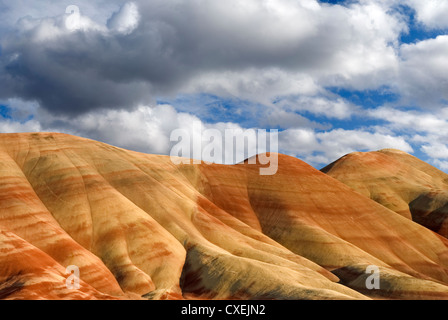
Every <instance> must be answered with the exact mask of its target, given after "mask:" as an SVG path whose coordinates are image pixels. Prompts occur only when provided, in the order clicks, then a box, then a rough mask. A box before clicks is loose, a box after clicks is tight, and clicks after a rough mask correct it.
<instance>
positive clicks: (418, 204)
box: [322, 149, 448, 238]
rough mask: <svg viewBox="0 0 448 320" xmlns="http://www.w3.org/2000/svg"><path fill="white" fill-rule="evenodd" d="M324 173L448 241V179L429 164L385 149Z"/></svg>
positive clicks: (335, 165)
mask: <svg viewBox="0 0 448 320" xmlns="http://www.w3.org/2000/svg"><path fill="white" fill-rule="evenodd" d="M322 171H323V172H325V173H327V174H328V175H330V176H332V177H333V178H336V179H338V180H339V181H341V182H343V183H345V184H347V185H348V186H350V187H351V188H353V189H354V190H356V191H357V192H359V193H361V194H363V195H365V196H367V197H369V198H371V199H373V200H375V201H376V202H378V203H380V204H382V205H383V206H385V207H387V208H389V209H391V210H393V211H395V212H397V213H398V214H400V215H402V216H404V217H406V218H408V219H412V220H413V221H415V222H417V223H419V224H421V225H423V226H425V227H426V228H428V229H430V230H433V231H435V232H438V233H439V234H441V235H442V236H444V237H446V238H448V175H447V174H446V173H444V172H442V171H440V170H438V169H437V168H435V167H433V166H431V165H429V164H428V163H426V162H424V161H421V160H419V159H418V158H416V157H414V156H412V155H410V154H407V153H405V152H402V151H399V150H393V149H385V150H380V151H377V152H365V153H361V152H357V153H352V154H349V155H346V156H344V157H342V158H341V159H339V160H337V161H335V162H334V163H332V164H331V165H329V166H327V167H326V168H324V169H322Z"/></svg>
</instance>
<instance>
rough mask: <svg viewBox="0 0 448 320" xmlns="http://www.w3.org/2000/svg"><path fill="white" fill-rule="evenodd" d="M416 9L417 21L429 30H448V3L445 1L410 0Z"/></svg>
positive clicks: (409, 2) (410, 3)
mask: <svg viewBox="0 0 448 320" xmlns="http://www.w3.org/2000/svg"><path fill="white" fill-rule="evenodd" d="M407 3H408V4H409V5H410V6H411V7H412V8H414V9H415V11H416V14H417V19H418V21H419V22H421V23H422V24H424V25H425V27H427V28H432V29H442V28H448V20H447V18H446V17H447V16H448V2H447V1H445V0H425V1H422V0H408V1H407Z"/></svg>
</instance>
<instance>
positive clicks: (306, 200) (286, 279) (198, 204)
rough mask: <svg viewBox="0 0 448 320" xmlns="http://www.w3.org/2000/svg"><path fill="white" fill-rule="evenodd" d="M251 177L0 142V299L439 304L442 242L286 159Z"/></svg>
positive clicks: (65, 138) (60, 138)
mask: <svg viewBox="0 0 448 320" xmlns="http://www.w3.org/2000/svg"><path fill="white" fill-rule="evenodd" d="M259 169H260V167H259V165H253V164H247V163H246V164H240V165H234V166H225V165H207V164H200V165H175V164H173V163H172V162H171V160H170V158H169V157H167V156H156V155H147V154H142V153H137V152H131V151H127V150H123V149H120V148H116V147H113V146H110V145H106V144H103V143H99V142H96V141H92V140H87V139H83V138H78V137H74V136H69V135H63V134H53V133H39V134H36V133H33V134H1V135H0V298H2V299H196V298H201V299H204V298H205V299H227V298H233V299H369V298H380V299H384V298H391V299H448V240H447V239H446V238H444V237H441V236H440V235H438V234H436V233H434V232H432V231H431V230H429V229H427V228H425V227H423V226H422V225H420V224H418V223H415V222H413V221H412V220H410V219H408V218H405V217H403V216H402V215H401V214H397V213H396V212H394V211H392V210H389V209H388V208H386V207H384V206H383V205H380V204H378V203H377V202H375V201H372V200H371V199H369V198H368V197H366V196H364V195H362V194H360V193H358V192H355V191H353V190H352V189H351V188H349V187H348V186H346V185H345V184H343V183H341V182H339V181H337V180H335V179H333V178H332V177H329V176H327V175H326V174H324V173H322V172H320V171H318V170H316V169H314V168H313V167H311V166H309V165H307V164H305V163H304V162H302V161H300V160H298V159H296V158H292V157H288V156H284V155H279V170H278V172H277V174H275V175H272V176H261V175H259ZM71 265H75V266H78V267H79V269H80V279H81V283H80V288H79V289H78V290H73V289H69V288H67V287H66V278H67V277H68V275H66V273H65V271H66V267H67V266H71ZM371 265H374V266H377V267H378V268H379V270H380V289H378V290H376V289H374V290H369V289H367V288H366V279H367V277H368V276H369V274H367V273H366V269H367V267H368V266H371Z"/></svg>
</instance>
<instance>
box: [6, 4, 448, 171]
mask: <svg viewBox="0 0 448 320" xmlns="http://www.w3.org/2000/svg"><path fill="white" fill-rule="evenodd" d="M71 4H75V5H76V6H78V7H79V8H80V15H79V16H76V17H75V16H73V15H68V14H66V13H65V8H66V7H67V6H68V5H71ZM0 8H2V10H1V11H0V68H1V69H2V70H0V132H23V131H59V132H67V133H70V134H76V135H80V136H85V137H88V138H92V139H96V140H101V141H104V142H107V143H111V144H114V145H118V146H121V147H125V148H129V149H134V150H138V151H143V152H150V153H161V154H168V153H169V151H170V149H169V148H170V141H169V137H170V133H171V132H172V131H173V130H175V129H177V128H183V129H186V130H193V129H192V125H191V124H192V123H193V122H195V121H196V122H201V123H202V125H203V126H204V128H217V129H218V130H225V129H226V128H236V127H238V128H242V129H249V128H254V129H256V128H261V129H280V131H281V132H280V134H279V145H280V151H281V152H283V153H286V154H290V155H293V156H296V157H298V158H300V159H302V160H304V161H306V162H308V163H310V164H312V165H314V166H316V167H317V168H320V167H323V166H324V165H326V164H328V163H330V162H332V161H334V160H336V159H337V158H338V157H340V156H342V155H344V154H346V153H349V152H354V151H370V150H378V149H382V148H397V149H401V150H404V151H406V152H409V153H411V154H414V155H416V156H417V157H419V158H421V159H423V160H425V161H428V162H430V163H431V164H433V165H435V166H437V167H438V168H440V169H442V170H444V171H448V147H447V145H446V142H447V138H448V129H447V128H448V126H446V124H447V123H448V90H447V89H448V20H447V19H446V16H448V2H447V1H443V0H431V1H417V0H407V1H400V0H391V1H385V0H359V1H315V0H276V1H268V0H245V1H238V0H229V1H225V2H222V1H221V2H218V1H216V2H214V1H205V0H203V1H197V2H184V3H178V2H176V1H174V0H164V1H162V0H151V1H131V2H126V1H118V0H113V1H98V2H95V3H90V2H87V1H84V0H82V1H78V2H77V3H73V1H70V2H68V1H67V2H66V1H53V0H43V1H41V2H39V4H36V2H35V1H26V0H22V1H16V2H12V1H8V2H7V1H3V0H0Z"/></svg>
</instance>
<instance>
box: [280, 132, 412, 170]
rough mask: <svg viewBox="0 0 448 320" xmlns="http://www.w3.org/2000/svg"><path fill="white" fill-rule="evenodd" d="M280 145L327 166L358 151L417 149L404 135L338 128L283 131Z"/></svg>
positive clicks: (313, 162)
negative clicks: (321, 130)
mask: <svg viewBox="0 0 448 320" xmlns="http://www.w3.org/2000/svg"><path fill="white" fill-rule="evenodd" d="M279 145H280V148H281V150H283V152H285V153H287V154H291V155H293V156H297V157H299V158H301V159H303V160H304V161H306V162H308V163H311V164H313V165H315V166H319V165H321V166H322V165H326V164H328V163H331V162H333V161H334V160H336V159H338V158H340V157H342V156H343V155H345V154H347V153H351V152H353V151H354V150H357V151H372V150H379V149H384V148H394V149H399V150H402V151H405V152H413V151H414V150H413V148H412V146H411V145H410V144H409V143H408V142H407V141H406V140H405V139H404V137H401V136H396V135H390V134H383V133H379V132H369V131H365V130H344V129H334V130H329V131H323V132H320V131H314V130H310V129H288V130H285V131H283V132H281V133H280V135H279Z"/></svg>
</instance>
